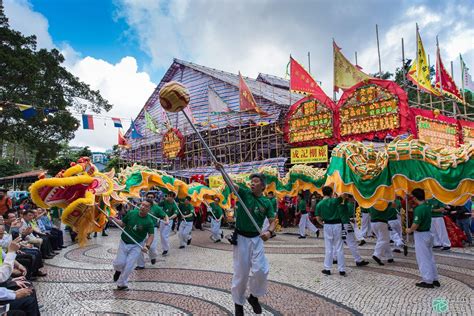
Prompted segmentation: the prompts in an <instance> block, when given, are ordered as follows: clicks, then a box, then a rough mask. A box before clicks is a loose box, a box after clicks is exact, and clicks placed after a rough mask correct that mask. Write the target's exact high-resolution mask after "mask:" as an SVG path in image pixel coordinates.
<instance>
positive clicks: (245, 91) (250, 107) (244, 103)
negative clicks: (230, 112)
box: [239, 72, 268, 116]
mask: <svg viewBox="0 0 474 316" xmlns="http://www.w3.org/2000/svg"><path fill="white" fill-rule="evenodd" d="M239 78H240V80H239V92H240V111H242V112H253V113H257V114H258V115H260V116H267V115H268V114H267V113H266V112H264V111H262V109H260V107H259V106H258V105H257V102H255V99H254V97H253V94H252V92H251V91H250V89H249V87H248V86H247V83H245V80H244V78H242V75H241V74H240V72H239Z"/></svg>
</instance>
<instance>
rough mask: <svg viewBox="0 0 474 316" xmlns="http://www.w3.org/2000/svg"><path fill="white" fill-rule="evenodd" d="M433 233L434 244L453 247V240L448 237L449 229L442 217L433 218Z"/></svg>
mask: <svg viewBox="0 0 474 316" xmlns="http://www.w3.org/2000/svg"><path fill="white" fill-rule="evenodd" d="M430 231H431V234H432V235H433V238H434V240H433V245H434V246H443V247H451V241H450V240H449V237H448V231H447V230H446V224H445V223H444V218H442V217H432V218H431V229H430Z"/></svg>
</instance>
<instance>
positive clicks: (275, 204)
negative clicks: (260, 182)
mask: <svg viewBox="0 0 474 316" xmlns="http://www.w3.org/2000/svg"><path fill="white" fill-rule="evenodd" d="M268 199H269V200H270V202H271V203H272V205H273V211H274V212H275V214H276V213H277V212H278V205H277V204H278V201H277V199H276V198H275V197H272V198H268Z"/></svg>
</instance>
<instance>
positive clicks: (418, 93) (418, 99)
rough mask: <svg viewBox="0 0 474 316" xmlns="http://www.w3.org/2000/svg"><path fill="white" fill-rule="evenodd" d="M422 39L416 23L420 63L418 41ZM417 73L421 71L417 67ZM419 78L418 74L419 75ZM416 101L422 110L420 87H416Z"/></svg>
mask: <svg viewBox="0 0 474 316" xmlns="http://www.w3.org/2000/svg"><path fill="white" fill-rule="evenodd" d="M419 38H420V30H419V29H418V23H416V61H418V41H419ZM416 71H417V72H419V71H420V70H419V69H418V67H416ZM417 77H418V73H417ZM416 99H417V101H418V106H419V107H420V108H421V98H420V87H419V86H418V85H416Z"/></svg>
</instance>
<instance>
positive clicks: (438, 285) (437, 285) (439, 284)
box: [433, 281, 441, 287]
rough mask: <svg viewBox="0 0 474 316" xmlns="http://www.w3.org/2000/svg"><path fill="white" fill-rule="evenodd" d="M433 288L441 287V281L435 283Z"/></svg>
mask: <svg viewBox="0 0 474 316" xmlns="http://www.w3.org/2000/svg"><path fill="white" fill-rule="evenodd" d="M433 286H436V287H440V286H441V283H439V281H433Z"/></svg>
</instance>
